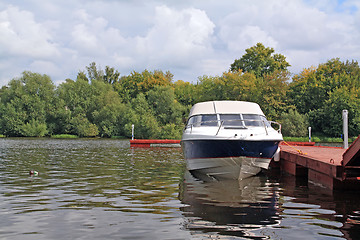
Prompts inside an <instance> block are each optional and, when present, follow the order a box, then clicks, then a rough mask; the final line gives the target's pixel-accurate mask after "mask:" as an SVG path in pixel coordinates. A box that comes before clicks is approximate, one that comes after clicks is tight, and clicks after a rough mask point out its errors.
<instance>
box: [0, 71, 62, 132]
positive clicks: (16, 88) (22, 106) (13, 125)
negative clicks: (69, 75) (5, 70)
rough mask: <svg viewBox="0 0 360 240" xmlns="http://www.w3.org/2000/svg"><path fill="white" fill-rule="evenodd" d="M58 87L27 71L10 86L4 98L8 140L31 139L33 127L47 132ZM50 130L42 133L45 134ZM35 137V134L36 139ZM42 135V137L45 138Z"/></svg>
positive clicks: (3, 112)
mask: <svg viewBox="0 0 360 240" xmlns="http://www.w3.org/2000/svg"><path fill="white" fill-rule="evenodd" d="M54 90H55V85H54V84H53V83H52V81H51V79H50V77H49V76H47V75H41V74H38V73H32V72H28V71H25V72H23V74H22V76H21V77H20V78H16V79H13V80H11V81H10V82H9V87H7V88H3V91H2V94H1V104H2V107H1V110H0V111H1V113H0V114H1V115H0V116H1V117H0V121H1V125H2V131H3V133H4V134H5V135H8V136H28V134H30V132H29V131H28V128H29V126H32V125H33V126H35V125H36V126H41V128H47V124H48V122H49V119H51V114H52V113H53V112H54V111H56V110H54V104H53V102H54V101H55V100H56V96H55V91H54ZM47 131H48V130H47V129H46V130H44V131H41V132H42V134H45V133H46V132H47ZM32 134H33V133H31V135H32ZM42 134H41V135H42Z"/></svg>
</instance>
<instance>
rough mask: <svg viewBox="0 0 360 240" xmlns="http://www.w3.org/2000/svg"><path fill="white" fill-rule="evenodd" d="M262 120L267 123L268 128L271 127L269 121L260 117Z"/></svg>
mask: <svg viewBox="0 0 360 240" xmlns="http://www.w3.org/2000/svg"><path fill="white" fill-rule="evenodd" d="M260 120H261V121H262V122H264V123H265V126H266V127H271V125H270V123H269V121H268V120H267V119H266V117H264V116H260Z"/></svg>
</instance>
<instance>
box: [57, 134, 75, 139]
mask: <svg viewBox="0 0 360 240" xmlns="http://www.w3.org/2000/svg"><path fill="white" fill-rule="evenodd" d="M51 138H64V139H65V138H79V137H78V136H76V135H71V134H57V135H52V136H51Z"/></svg>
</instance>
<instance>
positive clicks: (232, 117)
mask: <svg viewBox="0 0 360 240" xmlns="http://www.w3.org/2000/svg"><path fill="white" fill-rule="evenodd" d="M220 121H221V122H222V123H223V124H222V125H223V126H241V127H243V126H244V123H243V121H242V120H241V117H240V114H220Z"/></svg>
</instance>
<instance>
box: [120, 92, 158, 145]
mask: <svg viewBox="0 0 360 240" xmlns="http://www.w3.org/2000/svg"><path fill="white" fill-rule="evenodd" d="M124 122H125V128H124V129H125V135H126V136H128V137H130V136H131V125H132V124H134V126H135V137H136V138H139V139H141V138H145V139H148V138H157V137H158V135H159V132H160V128H159V124H158V122H157V120H156V117H155V116H154V112H153V111H152V109H151V107H150V106H149V104H148V102H147V100H146V98H145V95H144V94H143V93H139V94H138V96H137V97H136V98H134V99H132V101H131V103H129V107H128V111H127V112H126V113H125V115H124Z"/></svg>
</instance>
